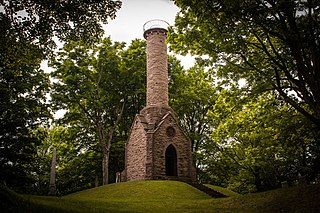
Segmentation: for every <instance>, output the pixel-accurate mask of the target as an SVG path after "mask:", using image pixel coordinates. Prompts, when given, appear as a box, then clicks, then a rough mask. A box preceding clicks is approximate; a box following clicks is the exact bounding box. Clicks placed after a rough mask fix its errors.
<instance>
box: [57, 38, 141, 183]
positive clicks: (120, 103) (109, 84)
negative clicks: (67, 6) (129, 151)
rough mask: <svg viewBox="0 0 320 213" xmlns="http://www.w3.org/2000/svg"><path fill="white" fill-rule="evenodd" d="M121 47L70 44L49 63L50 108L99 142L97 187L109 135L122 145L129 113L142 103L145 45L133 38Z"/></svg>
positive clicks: (107, 43)
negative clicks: (100, 159)
mask: <svg viewBox="0 0 320 213" xmlns="http://www.w3.org/2000/svg"><path fill="white" fill-rule="evenodd" d="M124 47H125V43H119V42H115V43H113V42H112V41H111V40H110V38H106V39H103V40H102V41H101V43H100V44H97V45H96V46H90V45H87V44H86V43H84V42H83V41H80V42H73V41H70V42H69V43H68V44H66V45H65V46H64V49H63V51H61V52H59V53H58V55H59V58H57V59H56V60H55V61H54V62H53V63H52V66H53V67H55V68H56V71H54V72H53V74H52V76H53V77H54V78H55V79H58V80H59V81H57V82H56V83H54V92H53V94H52V97H53V101H54V104H55V105H56V109H66V110H68V112H67V114H66V116H65V121H66V122H69V123H70V124H71V125H77V126H79V128H80V129H81V131H84V132H86V133H87V134H89V135H93V136H94V138H95V140H97V141H99V144H100V148H101V152H102V170H103V172H102V174H103V178H102V179H103V181H102V182H103V184H107V183H108V168H109V156H110V152H111V151H110V149H111V145H112V141H113V139H114V136H115V139H116V140H117V141H118V142H119V143H122V145H121V146H122V147H123V141H125V140H126V137H127V135H128V131H129V129H130V125H131V123H132V120H133V118H134V115H135V114H136V113H137V112H138V110H139V108H140V107H141V104H142V101H143V100H145V89H144V85H145V83H144V82H145V78H144V77H143V76H145V74H141V73H145V71H144V70H145V42H141V41H140V40H135V41H133V42H132V43H131V45H130V46H129V47H128V48H127V49H126V50H124ZM143 103H144V101H143ZM122 118H124V119H122ZM95 140H93V141H92V143H91V144H88V147H90V146H93V145H94V144H95ZM121 146H120V147H121ZM114 147H115V148H116V147H117V148H118V149H119V146H116V145H114ZM112 158H113V159H117V157H116V156H113V157H112ZM114 163H116V162H114ZM115 168H117V169H120V168H121V165H119V164H118V165H117V166H116V167H115Z"/></svg>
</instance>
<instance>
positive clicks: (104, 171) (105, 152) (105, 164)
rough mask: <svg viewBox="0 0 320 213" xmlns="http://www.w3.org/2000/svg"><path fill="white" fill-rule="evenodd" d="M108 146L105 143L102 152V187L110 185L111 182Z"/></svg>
mask: <svg viewBox="0 0 320 213" xmlns="http://www.w3.org/2000/svg"><path fill="white" fill-rule="evenodd" d="M106 145H107V144H106V143H105V147H104V148H103V151H102V154H103V156H102V158H103V159H102V185H106V184H108V182H109V181H108V180H109V171H108V169H109V153H110V152H109V150H108V148H107V146H106Z"/></svg>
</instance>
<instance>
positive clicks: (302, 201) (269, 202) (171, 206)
mask: <svg viewBox="0 0 320 213" xmlns="http://www.w3.org/2000/svg"><path fill="white" fill-rule="evenodd" d="M207 186H209V187H212V188H213V189H215V190H217V191H220V192H221V193H225V194H227V195H228V196H230V197H228V198H219V199H214V198H211V197H209V196H208V195H206V194H204V193H203V192H201V191H199V190H197V189H195V188H193V187H191V186H189V185H187V184H185V183H182V182H177V181H136V182H128V183H118V184H110V185H106V186H101V187H97V188H94V189H89V190H84V191H81V192H77V193H74V194H70V195H67V196H64V197H43V196H27V195H23V196H22V195H17V194H15V193H12V192H10V191H8V193H7V194H9V195H10V196H7V197H4V195H3V194H2V195H1V194H0V195H1V197H0V198H1V199H3V198H5V199H7V200H9V201H10V202H9V201H8V202H9V203H11V204H15V206H12V205H11V211H10V210H8V211H7V212H18V211H19V212H320V185H310V186H306V187H292V188H287V189H278V190H273V191H269V192H264V193H255V194H248V195H238V194H237V193H234V192H231V191H229V190H226V189H224V188H221V187H216V186H210V185H207ZM14 201H15V202H14ZM0 204H1V203H0ZM2 206H3V205H2ZM5 206H7V207H8V206H10V205H7V204H6V205H5ZM0 207H1V206H0ZM2 209H3V208H2ZM8 209H9V208H8ZM1 212H2V211H1Z"/></svg>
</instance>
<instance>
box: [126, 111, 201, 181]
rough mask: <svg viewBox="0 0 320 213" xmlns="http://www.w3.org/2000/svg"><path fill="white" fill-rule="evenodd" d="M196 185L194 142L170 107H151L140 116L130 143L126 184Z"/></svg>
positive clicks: (128, 143)
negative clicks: (181, 182) (159, 181)
mask: <svg viewBox="0 0 320 213" xmlns="http://www.w3.org/2000/svg"><path fill="white" fill-rule="evenodd" d="M157 179H171V180H184V181H195V180H196V170H195V168H194V167H193V165H192V154H191V142H190V140H189V139H188V137H187V136H186V135H185V134H184V132H183V130H182V129H181V127H180V125H179V123H178V120H177V117H176V115H175V113H174V112H173V110H172V109H171V108H170V107H169V106H147V107H145V108H143V109H142V110H141V111H140V114H138V115H136V117H135V119H134V122H133V124H132V127H131V131H130V135H129V139H128V141H127V143H126V153H125V170H124V171H123V172H122V174H121V180H122V181H134V180H157Z"/></svg>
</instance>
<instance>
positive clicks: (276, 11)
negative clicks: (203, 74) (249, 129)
mask: <svg viewBox="0 0 320 213" xmlns="http://www.w3.org/2000/svg"><path fill="white" fill-rule="evenodd" d="M175 3H176V4H177V5H178V6H179V7H180V8H181V12H180V13H179V15H177V17H176V22H175V26H174V27H173V28H172V29H171V30H170V33H169V41H170V43H171V45H170V46H171V47H172V48H173V49H175V50H177V51H180V52H182V53H186V52H188V51H190V52H191V53H193V54H197V55H208V56H209V59H208V60H207V62H209V64H211V65H214V66H215V67H216V68H217V69H218V68H219V69H218V70H217V76H220V77H223V78H226V79H232V80H234V81H237V80H239V79H240V78H245V79H246V80H247V83H248V85H249V86H250V89H252V90H255V91H258V92H261V91H265V90H271V89H272V90H275V91H277V92H278V94H280V95H281V96H282V98H283V99H284V100H285V101H286V102H287V103H289V104H290V105H292V106H293V107H294V108H295V109H296V110H298V111H299V112H300V113H302V114H303V115H304V116H306V117H307V118H308V119H309V120H311V121H312V122H313V123H314V124H316V125H317V126H318V127H319V128H320V83H319V82H320V74H319V73H320V62H319V58H320V33H319V32H320V22H319V18H320V9H319V7H320V3H319V2H318V1H312V0H305V1H298V0H283V1H269V0H264V1H260V0H243V1H235V0H226V1H218V0H216V1H210V2H208V1H191V0H176V1H175Z"/></svg>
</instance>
